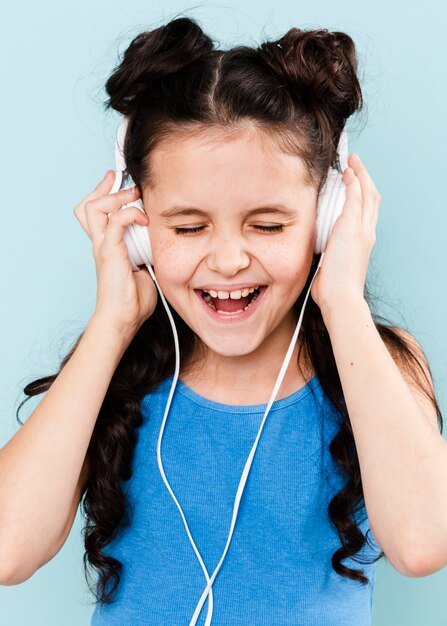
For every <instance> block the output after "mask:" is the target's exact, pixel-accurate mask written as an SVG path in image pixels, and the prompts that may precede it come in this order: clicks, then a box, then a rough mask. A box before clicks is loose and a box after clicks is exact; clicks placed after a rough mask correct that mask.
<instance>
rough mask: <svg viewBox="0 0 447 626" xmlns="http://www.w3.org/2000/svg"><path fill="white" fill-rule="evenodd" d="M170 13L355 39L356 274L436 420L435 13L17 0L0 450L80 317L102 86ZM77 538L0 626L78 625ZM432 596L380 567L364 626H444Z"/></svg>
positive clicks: (228, 40)
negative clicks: (361, 203) (370, 188)
mask: <svg viewBox="0 0 447 626" xmlns="http://www.w3.org/2000/svg"><path fill="white" fill-rule="evenodd" d="M179 12H183V13H184V14H185V15H189V16H191V17H195V18H197V19H198V20H199V23H200V24H201V25H202V27H203V28H204V29H205V30H206V31H207V32H209V34H210V35H211V36H212V37H213V38H214V39H215V40H217V41H218V42H219V44H220V45H221V46H222V47H229V46H231V45H236V44H238V43H241V42H242V43H248V44H257V43H259V42H260V40H261V38H263V37H276V36H279V35H281V34H283V33H284V32H285V31H286V30H288V29H289V28H290V27H291V26H298V27H301V28H314V27H321V28H328V29H330V30H343V31H346V32H347V33H348V34H350V35H351V37H352V38H353V39H354V41H355V43H356V46H357V50H358V55H359V60H360V76H361V79H362V87H363V94H364V98H365V102H366V109H367V118H366V126H365V127H364V128H363V129H362V125H361V124H360V123H359V122H357V123H356V124H354V126H352V122H351V126H352V129H353V132H352V133H351V135H350V138H351V140H350V152H358V154H359V155H360V157H361V158H362V159H363V161H364V163H365V165H366V167H367V169H368V171H369V173H370V174H371V176H372V178H373V180H374V182H375V184H376V186H377V188H378V190H379V191H380V193H381V195H382V204H381V208H380V216H379V223H378V227H377V243H376V246H375V248H374V251H373V255H372V259H371V265H370V274H371V277H372V278H374V283H375V291H376V294H377V295H378V296H379V297H380V298H382V299H383V305H382V306H381V312H382V314H383V315H385V316H386V317H389V318H390V320H391V321H392V322H393V323H395V324H399V325H404V326H406V327H407V328H408V329H409V330H410V331H411V332H412V333H413V334H414V335H415V336H416V338H417V339H418V340H419V341H420V343H421V344H422V346H423V347H424V349H425V351H426V354H427V356H428V358H429V362H430V365H431V367H432V371H433V375H434V380H435V385H436V389H437V392H438V398H439V402H440V404H441V410H442V411H443V413H444V415H445V417H446V418H447V411H446V376H445V372H446V361H447V359H446V354H447V350H446V348H447V336H446V330H445V326H444V320H445V306H446V295H445V285H446V281H445V268H446V266H447V264H446V260H447V258H446V246H445V244H444V243H443V238H444V232H445V229H446V227H447V220H446V216H445V210H446V201H445V190H444V184H445V170H446V156H445V144H446V140H447V133H446V129H447V123H446V118H445V110H446V101H447V79H446V61H447V43H446V42H447V37H446V32H445V24H446V18H447V12H446V9H445V7H444V6H442V4H441V1H440V0H439V2H437V3H436V2H419V1H418V2H414V1H413V2H403V1H400V2H397V3H396V2H395V3H391V2H389V1H387V2H385V1H383V0H376V1H374V2H369V3H366V2H362V3H360V2H358V1H356V2H354V1H346V2H333V0H320V1H315V0H313V1H312V2H306V3H304V2H298V1H296V0H295V1H293V2H281V3H278V2H269V1H267V0H257V1H256V2H254V1H253V0H251V1H249V2H248V1H246V2H244V3H235V2H232V1H228V2H226V3H220V2H219V3H211V2H208V3H206V4H201V5H197V6H195V5H192V4H191V5H188V4H184V3H181V2H165V3H163V4H161V3H159V2H154V1H153V2H150V3H149V2H142V1H141V0H129V1H127V2H123V1H119V0H107V2H105V1H103V0H101V1H96V2H94V3H93V2H91V1H89V2H87V0H80V1H78V2H56V1H55V0H53V1H50V0H40V2H37V3H33V2H31V1H28V2H20V1H19V0H17V1H16V2H14V3H8V5H6V6H5V7H4V8H3V11H2V22H3V28H2V36H1V38H0V46H1V54H0V62H1V76H2V81H1V83H2V98H1V102H0V107H1V112H2V133H1V136H2V147H1V149H2V155H3V156H2V174H3V177H2V210H1V218H0V219H1V233H2V245H1V267H2V283H3V285H4V287H3V293H4V299H3V306H2V309H1V316H2V324H1V329H2V331H1V337H2V346H1V354H2V376H1V381H0V385H1V394H0V398H1V402H0V443H1V445H4V444H5V443H6V442H7V441H8V440H9V438H10V437H12V435H13V434H14V433H15V432H16V431H17V429H18V424H17V422H16V420H15V410H16V408H17V405H18V399H19V398H20V397H21V396H20V391H21V388H22V387H23V385H24V384H26V383H27V382H29V381H30V380H31V379H32V378H33V377H37V376H40V375H45V374H48V373H52V372H54V371H55V370H56V368H57V367H58V364H59V360H60V358H61V357H62V356H63V355H64V354H65V352H66V350H67V349H68V347H69V346H70V344H71V342H72V341H73V340H74V339H75V337H76V336H77V335H78V334H79V333H80V332H81V331H82V329H83V327H84V325H85V323H86V321H87V320H88V318H89V316H90V314H91V313H92V311H93V308H94V304H95V271H94V263H93V257H92V256H91V250H90V241H89V239H88V238H87V236H86V235H85V234H84V232H83V231H82V229H81V227H80V225H79V224H78V222H77V220H76V219H75V217H74V215H73V213H72V209H73V207H74V206H75V205H76V204H77V203H78V202H79V201H80V200H81V198H83V197H84V196H85V195H86V194H87V193H88V192H89V191H90V190H91V189H92V188H93V187H94V186H95V185H96V184H97V182H99V180H100V179H101V178H102V176H103V174H104V173H105V171H106V170H107V169H108V168H111V167H113V166H114V161H113V145H114V134H115V128H116V122H117V119H118V117H117V116H116V114H115V113H111V114H108V115H105V114H104V113H103V110H102V105H101V103H102V101H103V99H104V95H105V94H104V91H103V85H104V83H105V81H106V79H107V78H108V76H109V74H110V72H111V71H112V69H113V67H114V65H115V64H116V63H117V60H118V56H117V55H118V52H119V51H123V50H124V49H125V47H127V45H128V43H129V42H130V40H131V38H132V37H133V36H135V35H136V34H137V33H138V32H140V31H141V30H149V29H152V28H155V27H156V26H159V25H160V24H162V23H164V22H165V21H167V20H169V19H171V18H172V17H174V16H175V15H176V14H177V13H179ZM442 111H444V113H442ZM348 128H349V126H348ZM360 131H361V132H360ZM34 406H35V403H34V404H33V403H32V402H30V403H29V404H28V408H27V409H26V410H25V411H23V413H22V419H26V417H27V416H28V415H29V414H30V412H31V410H32V408H34ZM446 428H447V427H446ZM51 479H52V477H51V476H49V481H51ZM81 528H82V518H81V516H80V514H79V513H78V517H77V519H76V521H75V524H74V526H73V529H72V532H71V535H70V537H69V538H68V540H67V542H66V544H65V545H64V546H63V548H62V550H61V551H60V552H59V554H58V555H57V556H56V557H55V558H54V559H53V560H52V561H50V563H48V564H47V565H46V566H45V567H43V568H42V569H40V570H39V571H37V572H36V573H35V575H34V576H33V577H32V578H31V579H29V580H28V581H26V582H25V583H23V584H22V585H19V586H15V587H0V606H1V609H0V624H2V625H3V624H4V625H5V626H6V625H7V626H25V625H26V626H44V625H45V626H60V625H61V624H63V625H64V626H81V625H83V624H84V625H86V626H87V625H88V624H89V621H90V615H91V612H92V606H91V605H89V602H91V601H92V596H90V595H89V593H88V592H87V587H86V584H85V583H84V578H83V568H82V554H83V544H82V537H81ZM446 586H447V568H446V569H444V570H442V571H440V572H438V573H436V574H434V575H432V576H429V577H426V578H416V579H412V578H406V577H404V576H401V575H400V574H398V573H397V572H396V571H395V570H394V569H393V568H392V566H391V565H390V564H389V563H388V562H385V561H381V562H380V564H379V565H378V568H377V579H376V590H375V596H374V620H373V624H374V626H401V625H402V626H403V625H405V626H421V625H422V624H424V626H425V625H430V626H446V625H447V607H446V605H445V599H444V600H443V598H445V589H446ZM341 626H342V625H341Z"/></svg>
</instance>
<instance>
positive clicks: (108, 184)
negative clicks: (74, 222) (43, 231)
mask: <svg viewBox="0 0 447 626" xmlns="http://www.w3.org/2000/svg"><path fill="white" fill-rule="evenodd" d="M112 174H113V176H112ZM114 181H115V173H114V171H113V170H107V172H106V174H105V176H104V178H103V179H102V180H101V181H100V182H99V183H98V184H97V185H96V187H95V188H94V189H93V191H91V192H90V193H89V194H88V196H86V197H85V198H83V199H82V200H81V202H79V204H77V205H76V206H75V207H74V209H73V213H74V215H75V217H76V218H77V219H78V221H79V223H80V224H81V226H82V228H83V229H84V230H85V232H86V233H87V234H88V227H87V222H86V219H85V204H86V202H89V201H90V200H94V199H95V198H99V197H100V196H103V195H104V194H106V193H108V192H109V191H110V190H111V189H112V185H113V183H114Z"/></svg>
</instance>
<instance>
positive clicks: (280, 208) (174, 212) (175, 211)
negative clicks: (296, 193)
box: [160, 204, 296, 219]
mask: <svg viewBox="0 0 447 626" xmlns="http://www.w3.org/2000/svg"><path fill="white" fill-rule="evenodd" d="M260 213H275V214H280V215H285V216H288V217H291V216H293V215H296V212H295V211H292V210H291V209H289V208H287V207H286V206H284V205H282V204H278V205H276V206H274V207H273V206H272V207H270V206H266V207H257V208H255V209H250V210H249V211H246V215H259V214H260ZM160 215H161V217H166V218H168V219H169V218H172V217H177V216H179V215H199V216H201V217H209V213H207V212H206V211H203V210H202V209H197V208H195V207H181V206H173V207H171V208H169V209H167V210H166V211H163V212H162V213H161V214H160Z"/></svg>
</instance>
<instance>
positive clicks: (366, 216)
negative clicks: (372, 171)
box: [349, 154, 380, 227]
mask: <svg viewBox="0 0 447 626" xmlns="http://www.w3.org/2000/svg"><path fill="white" fill-rule="evenodd" d="M349 164H350V166H351V167H352V168H353V169H354V172H355V174H356V176H357V178H358V179H359V181H360V184H361V187H362V192H363V213H362V219H363V221H364V223H365V224H369V225H370V226H373V227H375V224H376V223H377V213H378V207H379V204H380V194H379V192H378V191H377V189H376V186H375V185H374V182H373V180H372V178H371V176H370V175H369V173H368V171H367V169H366V167H365V166H364V164H363V163H362V161H361V160H360V157H359V156H358V154H351V155H350V157H349Z"/></svg>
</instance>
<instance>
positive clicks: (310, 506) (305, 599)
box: [91, 376, 380, 626]
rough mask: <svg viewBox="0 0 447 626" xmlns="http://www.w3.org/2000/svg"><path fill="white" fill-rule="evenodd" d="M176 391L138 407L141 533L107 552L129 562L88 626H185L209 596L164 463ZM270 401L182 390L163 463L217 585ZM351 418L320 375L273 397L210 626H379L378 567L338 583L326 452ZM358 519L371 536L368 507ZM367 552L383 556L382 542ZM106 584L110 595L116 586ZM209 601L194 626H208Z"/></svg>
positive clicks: (136, 474) (338, 484)
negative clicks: (227, 400)
mask: <svg viewBox="0 0 447 626" xmlns="http://www.w3.org/2000/svg"><path fill="white" fill-rule="evenodd" d="M171 383H172V377H169V378H168V379H166V380H165V381H163V383H161V384H160V385H159V387H158V388H157V389H156V390H155V391H154V392H152V393H150V394H148V395H146V396H145V397H144V398H143V400H142V402H141V411H142V414H143V424H142V426H141V427H140V428H139V430H138V442H137V444H136V447H135V453H134V457H133V462H132V463H133V465H132V467H133V475H132V477H131V479H130V480H129V481H125V482H123V489H124V491H125V493H126V494H127V495H128V497H129V500H130V502H131V506H132V523H131V525H130V526H129V527H128V528H127V529H125V530H124V531H123V532H121V533H120V534H119V535H118V536H116V537H115V538H114V539H113V540H112V541H111V542H110V543H109V544H108V545H107V546H106V547H105V548H104V552H105V553H106V554H109V555H111V556H114V557H115V558H116V559H118V560H119V561H120V562H121V563H122V564H123V569H122V574H121V580H120V583H119V586H118V588H117V590H116V591H115V594H116V600H115V602H114V603H112V604H111V605H100V604H99V603H97V604H96V606H95V610H94V613H93V616H92V621H91V626H188V625H189V622H190V620H191V618H192V616H193V614H194V611H195V608H196V606H197V603H198V601H199V600H200V597H201V595H202V593H203V591H204V589H205V587H206V580H205V576H204V574H203V571H202V569H201V567H200V563H199V562H198V560H197V557H196V555H195V553H194V550H193V548H192V546H191V544H190V542H189V540H188V536H187V534H186V529H185V527H184V525H183V521H182V519H181V516H180V512H179V510H178V509H177V507H176V505H175V503H174V501H173V499H172V498H171V496H170V494H169V492H168V490H167V488H166V486H165V484H164V482H163V480H162V478H161V476H160V473H159V468H158V465H157V453H156V449H157V439H158V435H159V431H160V426H161V422H162V419H163V415H164V410H165V406H166V402H167V398H168V394H169V390H170V387H171ZM266 407H267V404H258V405H248V406H234V405H231V404H223V403H220V402H215V401H211V400H208V399H206V398H204V397H202V396H200V395H198V394H197V393H196V392H194V391H193V390H192V389H190V388H189V387H188V386H186V385H185V384H184V383H183V382H182V381H181V380H179V381H178V382H177V385H176V388H175V393H174V396H173V399H172V404H171V408H170V411H169V413H168V417H167V421H166V426H165V430H164V434H163V439H162V448H161V452H162V461H163V466H164V469H165V473H166V476H167V479H168V481H169V483H170V485H171V487H172V490H173V491H174V494H175V495H176V497H177V499H178V501H179V503H180V505H181V507H182V509H183V512H184V515H185V517H186V521H187V523H188V526H189V529H190V532H191V535H192V537H193V539H194V541H195V543H196V546H197V548H198V550H199V552H200V554H201V556H202V558H203V560H204V563H205V565H206V568H207V570H208V573H209V575H210V576H211V575H212V573H213V571H214V569H215V567H216V566H217V564H218V562H219V560H220V558H221V556H222V553H223V550H224V548H225V544H226V541H227V537H228V533H229V529H230V522H231V517H232V511H233V504H234V498H235V495H236V491H237V487H238V484H239V480H240V477H241V474H242V471H243V468H244V465H245V463H246V460H247V457H248V455H249V452H250V449H251V447H252V445H253V443H254V440H255V438H256V435H257V432H258V429H259V426H260V424H261V421H262V418H263V415H264V412H265V409H266ZM341 419H342V418H341V416H340V414H339V413H338V411H336V409H335V407H334V405H333V404H332V403H331V402H330V401H329V399H328V398H327V396H326V395H325V394H324V392H323V389H322V387H321V384H320V382H319V380H318V378H317V377H316V376H315V377H313V378H312V379H311V380H309V381H308V383H307V384H306V385H305V386H304V387H302V388H300V389H298V390H297V391H296V392H295V393H293V394H292V395H289V396H287V397H285V398H281V399H279V400H276V401H275V402H274V403H273V405H272V407H271V409H270V412H269V414H268V416H267V419H266V422H265V424H264V428H263V431H262V433H261V437H260V440H259V443H258V447H257V449H256V453H255V456H254V459H253V463H252V466H251V469H250V472H249V475H248V479H247V482H246V485H245V489H244V492H243V494H242V499H241V502H240V507H239V512H238V516H237V519H236V525H235V528H234V533H233V537H232V539H231V543H230V545H229V548H228V552H227V554H226V557H225V560H224V561H223V564H222V566H221V568H220V570H219V572H218V574H217V576H216V579H215V581H214V584H213V596H214V609H213V617H212V626H272V625H275V626H286V625H294V626H369V625H370V624H371V614H372V594H373V588H374V573H375V563H372V564H363V563H361V564H359V563H356V562H355V561H354V560H352V559H351V558H349V559H345V560H344V561H343V562H342V563H343V564H344V565H346V566H347V567H351V568H354V569H363V571H364V574H365V575H366V576H367V577H368V578H369V580H370V582H369V583H368V584H367V585H363V584H362V583H360V582H357V581H353V580H350V579H347V578H344V577H341V576H340V575H339V574H337V573H336V572H335V571H334V570H333V569H332V565H331V557H332V554H333V553H334V551H335V550H337V549H338V548H339V547H340V545H341V543H340V539H339V537H338V534H337V532H336V529H335V527H334V526H333V525H332V523H331V521H330V519H329V516H328V513H327V505H328V503H329V501H330V500H331V498H332V497H333V496H334V495H335V494H336V493H337V492H338V491H339V490H340V489H341V488H342V487H343V485H344V484H345V483H346V482H347V478H346V477H345V476H343V475H342V473H341V470H340V469H339V466H338V464H337V463H336V462H335V461H334V460H333V458H332V456H331V454H330V451H329V444H330V442H331V440H332V438H333V437H334V435H335V434H336V432H337V430H338V427H339V424H340V422H341ZM356 521H357V522H358V523H359V526H360V528H361V529H362V531H363V532H364V533H365V532H366V531H367V530H368V529H369V524H368V518H367V515H366V509H365V508H364V504H363V508H362V510H361V512H360V515H359V516H358V517H357V516H356ZM368 537H369V538H370V542H371V543H367V544H366V545H365V546H364V548H362V550H361V551H360V552H358V553H357V555H360V556H361V557H363V558H366V559H370V558H371V557H373V556H377V554H378V553H379V552H380V548H379V546H378V545H377V542H376V540H375V538H374V536H373V535H372V532H370V533H369V534H368ZM108 588H109V587H108ZM207 609H208V600H206V601H205V603H204V605H203V607H202V610H201V613H200V616H199V619H198V621H197V625H198V626H199V625H200V626H203V624H204V623H205V618H206V612H207Z"/></svg>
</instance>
